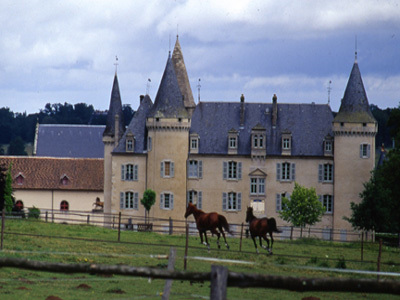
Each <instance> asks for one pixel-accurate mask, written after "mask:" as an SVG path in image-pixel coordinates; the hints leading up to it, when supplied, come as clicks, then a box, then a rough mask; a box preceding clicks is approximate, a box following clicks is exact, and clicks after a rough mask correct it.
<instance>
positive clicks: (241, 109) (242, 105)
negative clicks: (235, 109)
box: [240, 94, 244, 127]
mask: <svg viewBox="0 0 400 300" xmlns="http://www.w3.org/2000/svg"><path fill="white" fill-rule="evenodd" d="M243 126H244V95H243V94H242V96H240V127H243Z"/></svg>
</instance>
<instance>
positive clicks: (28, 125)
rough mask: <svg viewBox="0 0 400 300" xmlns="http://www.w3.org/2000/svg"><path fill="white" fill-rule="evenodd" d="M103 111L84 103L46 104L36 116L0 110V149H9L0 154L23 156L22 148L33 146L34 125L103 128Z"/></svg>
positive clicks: (127, 109)
mask: <svg viewBox="0 0 400 300" xmlns="http://www.w3.org/2000/svg"><path fill="white" fill-rule="evenodd" d="M122 109H123V114H124V120H125V123H126V124H129V122H130V120H131V119H132V116H133V114H134V111H133V110H132V108H131V106H130V105H127V104H125V105H123V107H122ZM106 119H107V111H99V110H95V108H94V107H93V105H87V104H86V103H77V104H74V105H72V104H69V103H67V102H65V103H64V104H61V103H55V104H50V103H47V104H46V105H45V107H44V109H40V111H39V112H38V113H33V114H29V115H28V114H27V113H26V112H24V113H14V112H13V111H11V110H10V108H8V107H3V108H0V145H9V147H8V150H7V151H4V150H3V149H0V154H9V155H26V152H25V144H28V143H33V141H34V139H35V128H36V124H37V123H39V124H81V125H105V124H106Z"/></svg>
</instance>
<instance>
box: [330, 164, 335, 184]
mask: <svg viewBox="0 0 400 300" xmlns="http://www.w3.org/2000/svg"><path fill="white" fill-rule="evenodd" d="M331 166H332V169H331V170H332V181H333V178H335V177H334V176H335V171H334V170H335V169H334V165H331Z"/></svg>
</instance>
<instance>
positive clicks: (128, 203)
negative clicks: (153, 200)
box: [120, 191, 139, 210]
mask: <svg viewBox="0 0 400 300" xmlns="http://www.w3.org/2000/svg"><path fill="white" fill-rule="evenodd" d="M120 208H121V209H136V210H138V209H139V193H138V192H132V191H128V192H121V194H120Z"/></svg>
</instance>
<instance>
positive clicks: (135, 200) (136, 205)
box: [133, 192, 139, 210]
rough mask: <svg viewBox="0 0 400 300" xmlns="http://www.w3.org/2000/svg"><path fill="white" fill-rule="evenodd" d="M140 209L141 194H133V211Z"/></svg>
mask: <svg viewBox="0 0 400 300" xmlns="http://www.w3.org/2000/svg"><path fill="white" fill-rule="evenodd" d="M138 208H139V193H138V192H136V193H134V194H133V209H136V210H137V209H138Z"/></svg>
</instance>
